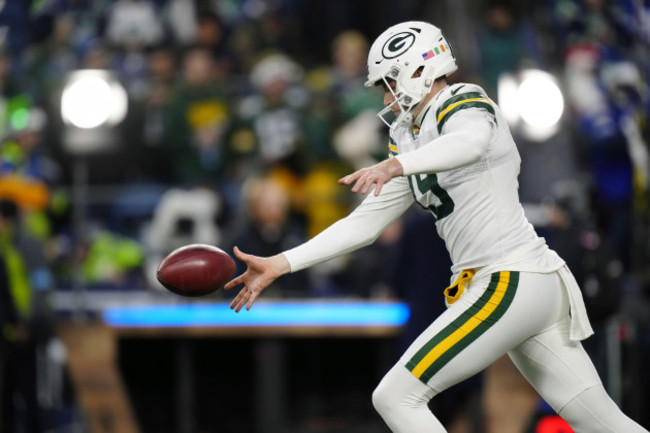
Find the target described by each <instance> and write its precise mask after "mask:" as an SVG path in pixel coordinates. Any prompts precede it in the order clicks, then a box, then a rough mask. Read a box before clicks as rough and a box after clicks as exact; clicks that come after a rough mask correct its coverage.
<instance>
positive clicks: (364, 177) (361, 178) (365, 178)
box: [339, 158, 404, 195]
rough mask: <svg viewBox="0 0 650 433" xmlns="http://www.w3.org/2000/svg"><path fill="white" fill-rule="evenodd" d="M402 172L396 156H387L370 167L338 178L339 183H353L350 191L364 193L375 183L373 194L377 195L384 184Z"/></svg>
mask: <svg viewBox="0 0 650 433" xmlns="http://www.w3.org/2000/svg"><path fill="white" fill-rule="evenodd" d="M402 174H404V169H403V168H402V164H400V163H399V161H398V160H397V158H389V159H386V160H384V161H382V162H380V163H377V164H375V165H371V166H370V167H367V168H362V169H361V170H357V171H355V172H354V173H352V174H348V175H347V176H344V177H342V178H341V179H339V183H341V184H344V185H351V184H352V183H354V186H353V187H352V192H361V194H364V195H365V194H367V193H368V191H370V188H371V187H372V186H373V185H376V186H375V195H379V193H381V188H382V187H383V186H384V184H386V183H388V181H389V180H391V179H392V178H394V177H397V176H401V175H402Z"/></svg>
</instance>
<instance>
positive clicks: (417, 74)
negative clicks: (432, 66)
mask: <svg viewBox="0 0 650 433" xmlns="http://www.w3.org/2000/svg"><path fill="white" fill-rule="evenodd" d="M422 71H424V66H420V67H419V68H417V69H416V70H415V72H413V75H411V78H418V77H421V76H422Z"/></svg>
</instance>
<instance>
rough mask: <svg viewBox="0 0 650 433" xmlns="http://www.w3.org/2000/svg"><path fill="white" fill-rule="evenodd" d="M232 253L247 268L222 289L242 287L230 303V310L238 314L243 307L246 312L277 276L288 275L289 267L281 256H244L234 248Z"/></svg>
mask: <svg viewBox="0 0 650 433" xmlns="http://www.w3.org/2000/svg"><path fill="white" fill-rule="evenodd" d="M234 252H235V256H236V257H237V258H238V259H239V260H241V261H242V262H244V263H246V266H247V268H246V271H245V272H244V273H243V274H241V275H240V276H238V277H236V278H233V279H232V280H230V281H229V282H228V283H227V284H226V285H225V286H224V289H226V290H230V289H232V288H233V287H236V286H238V285H240V284H243V285H244V287H242V289H241V290H240V291H239V293H238V294H237V296H236V297H235V299H233V300H232V302H231V303H230V308H231V309H234V310H235V312H237V313H239V311H240V310H241V309H242V308H243V307H244V305H245V306H246V310H250V309H251V307H252V306H253V304H254V303H255V300H256V299H257V297H258V296H259V295H260V293H262V290H264V289H266V288H267V287H268V286H269V285H270V284H271V283H272V282H273V281H275V280H276V278H278V277H279V276H281V275H284V274H286V273H288V272H289V271H290V266H289V262H288V261H287V259H286V258H285V257H284V256H283V255H282V254H278V255H277V256H273V257H258V256H253V255H251V254H245V253H243V252H241V250H240V249H239V248H237V247H235V248H234Z"/></svg>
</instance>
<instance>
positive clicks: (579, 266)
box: [0, 0, 650, 342]
mask: <svg viewBox="0 0 650 433" xmlns="http://www.w3.org/2000/svg"><path fill="white" fill-rule="evenodd" d="M349 3H350V4H348V3H346V2H338V1H335V2H332V1H326V0H322V1H313V0H311V1H306V0H305V1H300V0H95V1H90V0H31V1H29V0H7V1H3V2H0V140H1V144H0V279H2V282H0V286H2V290H0V291H1V292H2V293H0V296H2V297H3V299H6V300H7V302H5V301H3V302H2V313H1V314H2V317H0V322H1V324H2V326H3V328H2V330H3V333H4V336H5V339H6V340H7V341H9V342H15V341H22V340H21V338H22V336H24V335H25V332H26V331H25V329H26V328H25V326H24V325H25V323H27V322H29V320H30V318H31V317H33V316H34V313H33V312H34V311H39V310H42V306H39V303H38V302H37V300H38V299H39V296H38V294H39V293H44V292H47V291H54V290H61V291H64V290H69V289H71V288H74V287H77V286H79V285H81V286H83V287H85V288H86V289H88V290H90V291H92V290H99V289H110V290H126V291H133V290H154V291H155V290H158V291H160V289H159V286H158V283H157V282H156V280H155V270H156V267H157V265H158V263H159V262H160V259H161V258H162V257H164V256H165V255H166V254H167V253H169V252H170V251H171V250H172V249H174V248H176V247H178V246H181V245H184V244H188V243H194V242H197V243H209V244H213V245H217V246H220V247H222V248H223V249H225V250H228V251H231V249H232V246H233V245H239V246H240V248H242V250H244V251H246V252H248V253H253V254H260V255H271V254H275V253H277V252H279V251H282V250H284V249H287V248H290V247H292V246H294V245H297V244H299V243H300V242H302V241H304V240H306V239H308V238H309V237H311V236H313V235H315V234H317V233H318V232H320V231H321V230H322V229H323V228H325V227H327V226H328V225H329V224H331V223H332V222H334V221H336V220H337V219H339V218H341V217H342V216H345V215H346V214H347V213H348V212H349V211H350V209H352V208H353V207H354V206H355V204H356V203H357V202H358V200H359V198H358V197H355V196H353V195H352V194H350V193H349V192H348V191H347V188H341V187H340V186H339V185H338V184H337V179H338V178H339V177H340V176H341V175H343V174H346V173H348V172H350V171H351V170H354V169H356V168H360V167H362V166H364V165H366V164H369V163H372V162H373V161H376V160H378V159H381V158H384V157H385V155H386V152H387V148H386V142H387V135H386V131H385V128H383V127H382V126H381V122H379V120H378V119H377V117H376V116H375V114H376V112H377V111H378V110H379V109H380V107H381V106H382V100H383V99H382V98H383V95H382V94H381V92H379V91H377V89H368V88H365V87H364V86H363V82H364V79H365V72H366V64H365V61H366V55H367V51H368V48H369V44H370V43H371V42H372V40H373V38H374V37H375V36H376V35H378V34H379V33H380V32H381V31H382V30H383V29H384V28H386V27H387V26H388V25H391V24H394V23H396V22H397V21H396V20H398V18H399V21H401V20H402V19H422V20H429V21H431V22H433V23H434V24H436V25H439V26H441V27H443V29H444V30H446V31H447V33H448V35H451V37H450V39H451V42H452V44H453V46H454V53H455V54H456V55H457V57H458V59H459V62H460V65H461V71H460V72H459V73H457V74H455V75H454V76H452V77H451V78H452V81H473V82H477V83H478V84H480V85H482V86H484V87H485V88H486V90H487V92H488V94H489V95H490V96H491V97H492V99H494V100H497V102H498V96H499V95H498V88H499V79H500V77H502V76H503V74H508V73H509V74H515V73H517V72H518V71H520V70H522V69H525V68H539V69H543V70H546V71H548V72H551V73H553V74H554V75H555V76H556V78H557V79H558V81H559V83H560V86H561V88H562V90H563V93H564V97H565V105H566V110H565V114H564V116H563V117H562V119H561V122H562V124H561V128H560V130H559V131H558V132H557V133H555V134H554V135H552V136H551V137H550V138H546V139H544V140H542V141H536V140H532V139H530V138H528V137H526V135H525V134H523V133H522V132H521V131H519V130H518V128H517V127H516V126H514V125H513V133H514V134H515V136H516V138H517V141H518V145H519V150H520V153H521V155H522V175H521V178H520V192H521V197H522V200H523V202H524V205H525V209H526V212H527V214H528V215H529V218H530V219H531V221H532V222H533V223H534V225H535V227H536V228H537V229H538V230H539V231H540V233H541V234H542V235H544V236H545V237H546V238H547V240H548V242H549V243H550V245H551V247H552V248H554V249H556V250H557V251H558V252H559V253H560V254H561V255H562V256H563V257H564V258H565V259H566V260H567V262H568V263H569V265H570V266H571V268H572V270H573V271H574V273H575V274H576V276H577V278H578V280H579V281H580V282H581V284H582V287H583V289H584V291H585V296H586V298H587V302H588V305H589V308H590V310H591V314H592V318H594V319H595V320H596V321H597V322H598V321H604V320H605V319H606V318H608V317H610V316H611V315H612V314H615V313H617V312H619V311H621V309H626V310H625V311H626V313H629V314H632V315H634V314H636V315H637V316H636V317H638V318H647V310H646V309H645V308H644V305H645V301H647V297H648V293H649V292H648V278H649V277H650V275H649V273H648V269H650V267H648V266H647V263H648V257H649V252H650V251H649V247H650V243H649V241H650V233H649V232H648V216H649V213H648V202H647V197H648V194H647V193H648V182H650V176H649V168H650V167H649V159H648V147H647V142H648V129H647V127H646V119H647V114H648V111H649V110H650V98H648V80H647V78H646V77H647V74H648V72H650V56H649V55H648V54H649V53H648V44H649V43H650V21H648V20H649V19H650V5H648V4H647V2H644V1H635V0H617V1H605V0H546V1H542V2H514V1H512V2H508V1H503V0H488V1H484V2H467V3H472V4H471V5H467V6H466V7H467V10H466V11H463V12H464V13H466V14H467V17H466V19H469V21H468V23H469V24H470V25H471V26H470V28H468V29H463V30H461V29H459V28H454V27H453V26H452V25H451V24H449V23H454V22H458V20H457V19H454V17H453V13H454V12H457V11H456V9H454V8H453V7H452V3H453V2H418V1H405V2H404V4H403V8H402V9H401V10H400V11H396V12H395V14H392V13H390V8H395V7H397V4H396V3H394V2H387V1H376V2H358V3H359V4H353V3H357V2H349ZM364 5H365V6H364ZM367 8H371V9H373V8H374V9H376V10H377V14H375V18H373V19H372V20H370V19H369V17H368V16H364V15H365V13H364V10H366V9H367ZM440 17H446V18H449V19H440ZM456 18H458V17H456ZM325 21H327V22H325ZM77 69H107V70H110V71H112V72H113V73H114V74H115V75H116V76H117V77H118V79H119V81H120V82H121V83H122V85H123V86H124V88H125V89H126V92H127V95H128V116H127V118H126V120H125V121H124V122H123V124H122V125H120V126H119V128H118V130H117V135H116V137H117V138H116V139H115V142H114V143H112V145H111V146H110V149H109V150H107V151H102V152H99V153H97V154H93V155H85V156H79V155H76V154H74V153H73V152H70V150H69V148H68V147H67V146H66V142H65V140H66V138H65V134H63V131H64V130H65V128H66V127H67V125H65V124H64V123H63V122H62V120H61V114H60V111H61V109H60V106H61V91H62V87H63V85H64V84H65V82H66V80H67V77H68V76H69V73H70V72H72V71H75V70H77ZM79 164H82V166H83V167H86V168H87V176H84V177H83V178H82V179H81V182H83V183H84V185H81V187H87V188H88V190H87V191H88V193H87V197H86V198H85V201H84V203H82V206H81V208H80V204H79V203H78V201H76V196H75V190H76V189H75V188H79V187H80V185H79V184H78V183H79V182H80V179H79V177H78V176H76V175H75V173H76V171H75V170H76V169H77V168H78V167H79V166H80V165H79ZM434 230H435V229H434V226H433V222H432V220H431V219H429V220H426V215H424V214H423V213H422V212H419V211H418V210H416V209H414V210H413V211H412V212H411V211H409V212H408V213H407V215H405V216H404V218H402V219H400V220H399V221H397V222H396V223H395V224H394V225H393V226H391V227H390V228H389V230H387V231H386V233H385V234H384V235H383V236H382V237H381V238H380V239H379V240H378V242H377V244H375V245H373V246H371V247H369V248H367V249H364V250H362V251H360V252H358V253H354V254H351V255H349V256H346V257H343V258H341V259H337V260H334V261H331V262H328V263H325V264H323V265H319V266H316V267H315V268H313V269H311V270H309V271H308V272H303V273H299V274H296V275H292V276H290V277H287V278H286V279H283V280H280V281H278V282H277V283H276V284H275V286H273V287H272V288H271V289H270V290H269V291H268V296H269V297H292V298H294V297H353V298H387V297H393V298H395V297H399V298H401V299H405V300H407V301H409V302H410V303H412V305H413V306H414V310H413V311H414V320H413V322H412V329H411V331H410V332H409V333H408V334H409V335H410V336H412V335H415V334H416V333H418V332H419V331H420V330H421V329H422V328H423V327H424V326H426V324H427V323H429V321H430V317H431V316H432V315H434V316H435V314H436V313H437V312H439V311H440V310H441V309H442V308H444V306H443V304H442V299H441V298H442V297H441V296H438V295H437V294H439V292H438V291H439V290H441V289H442V288H443V287H444V286H445V285H446V283H447V280H448V278H449V259H448V256H447V255H446V252H445V250H444V245H442V244H441V242H440V240H439V239H437V237H436V236H435V235H434V234H433V233H434ZM423 233H426V235H423ZM429 235H431V239H429V237H428V236H429ZM424 236H427V237H424ZM423 240H426V245H424V244H425V242H423ZM431 245H434V246H435V248H433V249H432V248H431V247H430V246H431ZM437 264H438V265H439V266H436V265H437ZM422 268H426V269H430V271H429V272H430V273H429V274H427V275H426V276H425V275H422V273H420V272H418V269H422ZM409 270H413V271H412V272H411V271H409ZM238 271H241V269H239V270H238ZM160 293H161V294H162V293H163V292H160ZM169 296H173V295H169ZM216 296H220V295H216ZM229 296H230V295H229ZM626 300H627V301H629V302H627V304H626Z"/></svg>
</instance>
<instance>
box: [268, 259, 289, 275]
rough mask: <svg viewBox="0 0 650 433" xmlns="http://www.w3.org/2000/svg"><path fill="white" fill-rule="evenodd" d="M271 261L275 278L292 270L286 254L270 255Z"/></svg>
mask: <svg viewBox="0 0 650 433" xmlns="http://www.w3.org/2000/svg"><path fill="white" fill-rule="evenodd" d="M269 262H270V263H271V268H272V269H273V273H274V277H275V278H277V277H280V276H282V275H284V274H288V273H290V272H291V265H290V264H289V260H287V258H286V257H285V255H284V254H277V255H275V256H272V257H269Z"/></svg>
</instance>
